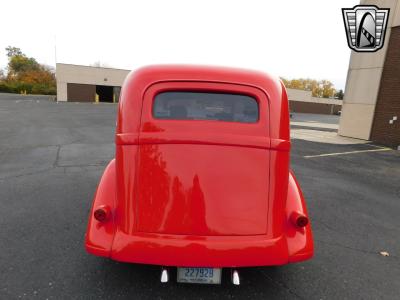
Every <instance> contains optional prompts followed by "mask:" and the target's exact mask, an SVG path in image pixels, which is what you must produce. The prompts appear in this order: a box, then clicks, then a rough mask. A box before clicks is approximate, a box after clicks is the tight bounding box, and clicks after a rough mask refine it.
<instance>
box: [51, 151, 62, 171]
mask: <svg viewBox="0 0 400 300" xmlns="http://www.w3.org/2000/svg"><path fill="white" fill-rule="evenodd" d="M60 151H61V145H57V153H56V159H55V160H54V163H53V168H55V167H58V161H59V159H60Z"/></svg>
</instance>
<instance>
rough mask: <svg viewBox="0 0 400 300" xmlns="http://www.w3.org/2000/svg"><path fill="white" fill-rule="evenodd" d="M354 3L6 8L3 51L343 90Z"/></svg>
mask: <svg viewBox="0 0 400 300" xmlns="http://www.w3.org/2000/svg"><path fill="white" fill-rule="evenodd" d="M358 2H359V1H353V0H339V1H337V0H330V1H321V0H315V1H314V0H302V1H295V0H292V1H289V0H284V1H282V0H279V1H265V0H264V1H261V0H260V1H251V0H247V1H245V0H243V1H234V0H201V1H194V0H193V1H190V0H186V1H184V0H181V1H178V0H159V1H149V0H146V1H144V0H143V1H132V0H131V1H118V0H113V1H99V0H97V1H84V0H80V1H75V0H68V1H67V0H58V1H55V0H50V1H40V0H35V1H32V0H26V1H3V2H2V3H1V11H0V17H1V18H0V22H1V33H0V67H1V68H4V67H5V66H6V64H7V58H6V53H5V50H4V48H5V47H6V46H8V45H12V46H16V47H20V48H21V49H22V51H23V52H24V53H26V54H27V55H28V56H31V57H34V58H36V59H37V60H38V61H39V62H41V63H45V64H48V65H53V66H54V65H55V51H54V48H55V47H54V46H55V44H56V45H57V62H62V63H71V64H83V65H89V64H92V63H94V62H96V61H100V62H101V63H104V64H106V65H108V66H110V67H115V68H122V69H134V68H137V67H139V66H142V65H148V64H156V63H185V64H187V63H191V64H208V65H225V66H236V67H245V68H252V69H258V70H262V71H265V72H268V73H271V74H273V75H277V76H283V77H286V78H298V77H310V78H315V79H328V80H331V81H332V82H333V83H334V84H335V86H336V88H344V85H345V81H346V74H347V67H348V63H349V57H350V49H349V48H348V47H347V42H346V36H345V31H344V26H343V20H342V15H341V8H344V7H353V6H354V5H356V4H358Z"/></svg>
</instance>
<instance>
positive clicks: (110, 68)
mask: <svg viewBox="0 0 400 300" xmlns="http://www.w3.org/2000/svg"><path fill="white" fill-rule="evenodd" d="M57 65H65V66H75V67H85V68H94V69H108V70H120V71H127V72H130V71H132V70H129V69H120V68H112V67H96V66H87V65H78V64H66V63H56V69H57Z"/></svg>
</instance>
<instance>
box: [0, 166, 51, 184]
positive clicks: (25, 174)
mask: <svg viewBox="0 0 400 300" xmlns="http://www.w3.org/2000/svg"><path fill="white" fill-rule="evenodd" d="M53 169H54V167H51V168H47V169H43V170H39V171H34V172H29V173H22V174H17V175H12V176H5V177H1V178H0V181H4V180H8V179H14V178H20V177H24V176H30V175H36V174H40V173H46V172H48V171H51V170H53Z"/></svg>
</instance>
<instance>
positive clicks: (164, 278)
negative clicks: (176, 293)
mask: <svg viewBox="0 0 400 300" xmlns="http://www.w3.org/2000/svg"><path fill="white" fill-rule="evenodd" d="M168 280H169V274H168V270H167V269H166V268H162V269H161V282H162V283H166V282H168Z"/></svg>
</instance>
